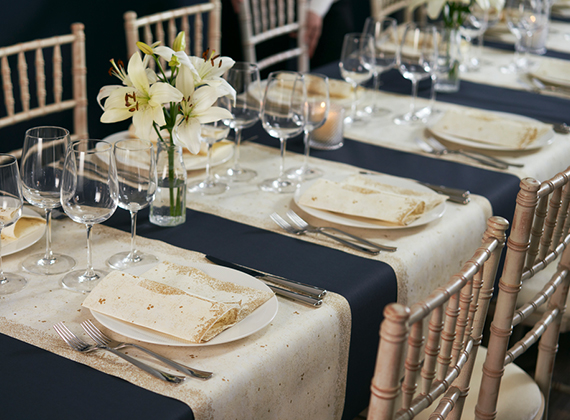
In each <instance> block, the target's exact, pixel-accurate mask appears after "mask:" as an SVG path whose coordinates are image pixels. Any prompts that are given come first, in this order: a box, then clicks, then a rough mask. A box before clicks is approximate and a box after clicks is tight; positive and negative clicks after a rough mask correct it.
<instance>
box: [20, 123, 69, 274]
mask: <svg viewBox="0 0 570 420" xmlns="http://www.w3.org/2000/svg"><path fill="white" fill-rule="evenodd" d="M70 142H71V140H70V137H69V131H67V130H66V129H65V128H61V127H35V128H30V129H29V130H28V131H26V137H25V140H24V147H23V148H22V171H21V172H20V178H21V181H22V193H23V194H24V198H25V199H26V200H28V202H29V203H30V204H32V205H34V206H36V207H39V208H42V209H44V211H45V215H46V234H45V235H46V248H45V252H44V253H43V254H33V255H30V256H28V257H27V258H26V259H24V261H23V262H22V267H23V268H24V270H26V271H29V272H30V273H34V274H41V275H50V274H61V273H66V272H68V271H69V270H71V269H72V268H73V267H75V260H74V259H73V258H71V257H70V256H68V255H62V254H55V253H53V252H52V249H51V212H52V210H53V209H54V208H56V207H59V206H61V202H60V194H61V191H60V190H61V177H62V171H63V162H64V160H65V155H66V153H67V149H68V148H69V145H70Z"/></svg>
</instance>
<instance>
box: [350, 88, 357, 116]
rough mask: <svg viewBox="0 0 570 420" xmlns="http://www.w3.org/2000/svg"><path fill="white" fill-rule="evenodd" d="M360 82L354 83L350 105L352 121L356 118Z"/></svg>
mask: <svg viewBox="0 0 570 420" xmlns="http://www.w3.org/2000/svg"><path fill="white" fill-rule="evenodd" d="M357 91H358V83H353V84H352V105H351V106H350V118H352V121H354V120H355V119H356V101H357V100H358V94H357Z"/></svg>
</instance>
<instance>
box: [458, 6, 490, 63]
mask: <svg viewBox="0 0 570 420" xmlns="http://www.w3.org/2000/svg"><path fill="white" fill-rule="evenodd" d="M488 21H489V10H488V8H486V9H483V8H481V6H479V4H478V3H476V2H475V3H474V4H473V5H471V6H470V8H469V13H467V14H466V15H465V18H464V19H463V23H462V24H461V26H460V27H459V32H460V33H461V36H462V37H463V38H465V41H466V42H467V46H466V48H465V49H464V50H463V62H462V63H461V70H462V71H465V72H469V71H475V70H477V69H478V68H479V65H480V63H479V53H480V50H479V47H477V49H475V52H474V53H473V50H474V49H473V45H472V43H473V41H474V40H475V39H479V37H480V36H482V34H484V33H485V31H486V30H487V24H488Z"/></svg>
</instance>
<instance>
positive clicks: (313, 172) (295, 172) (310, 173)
mask: <svg viewBox="0 0 570 420" xmlns="http://www.w3.org/2000/svg"><path fill="white" fill-rule="evenodd" d="M285 175H286V176H287V178H289V179H294V180H297V181H306V180H308V179H315V178H319V177H321V176H323V171H321V170H319V169H315V168H311V167H309V166H301V167H300V168H291V169H289V170H287V171H286V172H285Z"/></svg>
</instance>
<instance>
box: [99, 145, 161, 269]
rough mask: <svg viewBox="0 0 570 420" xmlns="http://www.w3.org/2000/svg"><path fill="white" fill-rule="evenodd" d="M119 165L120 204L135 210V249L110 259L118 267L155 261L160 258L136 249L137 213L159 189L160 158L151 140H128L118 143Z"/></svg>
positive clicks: (117, 162)
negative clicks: (157, 173) (157, 181)
mask: <svg viewBox="0 0 570 420" xmlns="http://www.w3.org/2000/svg"><path fill="white" fill-rule="evenodd" d="M114 153H115V163H116V167H117V185H118V205H119V207H120V208H122V209H125V210H128V211H129V212H130V213H131V250H130V251H128V252H119V253H117V254H115V255H113V256H111V257H110V258H109V259H108V260H107V264H108V265H109V266H110V267H112V268H115V269H117V270H125V269H128V268H131V267H136V266H141V265H144V264H152V263H156V262H158V258H157V257H156V256H154V255H152V254H148V253H145V252H141V251H139V250H137V248H136V241H135V240H136V232H137V212H138V211H139V210H141V209H144V208H145V207H147V206H148V205H149V204H150V203H151V202H152V200H153V198H154V194H155V192H156V160H155V156H154V149H153V145H152V143H151V142H150V141H148V140H141V139H125V140H119V141H118V142H116V143H115V145H114Z"/></svg>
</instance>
